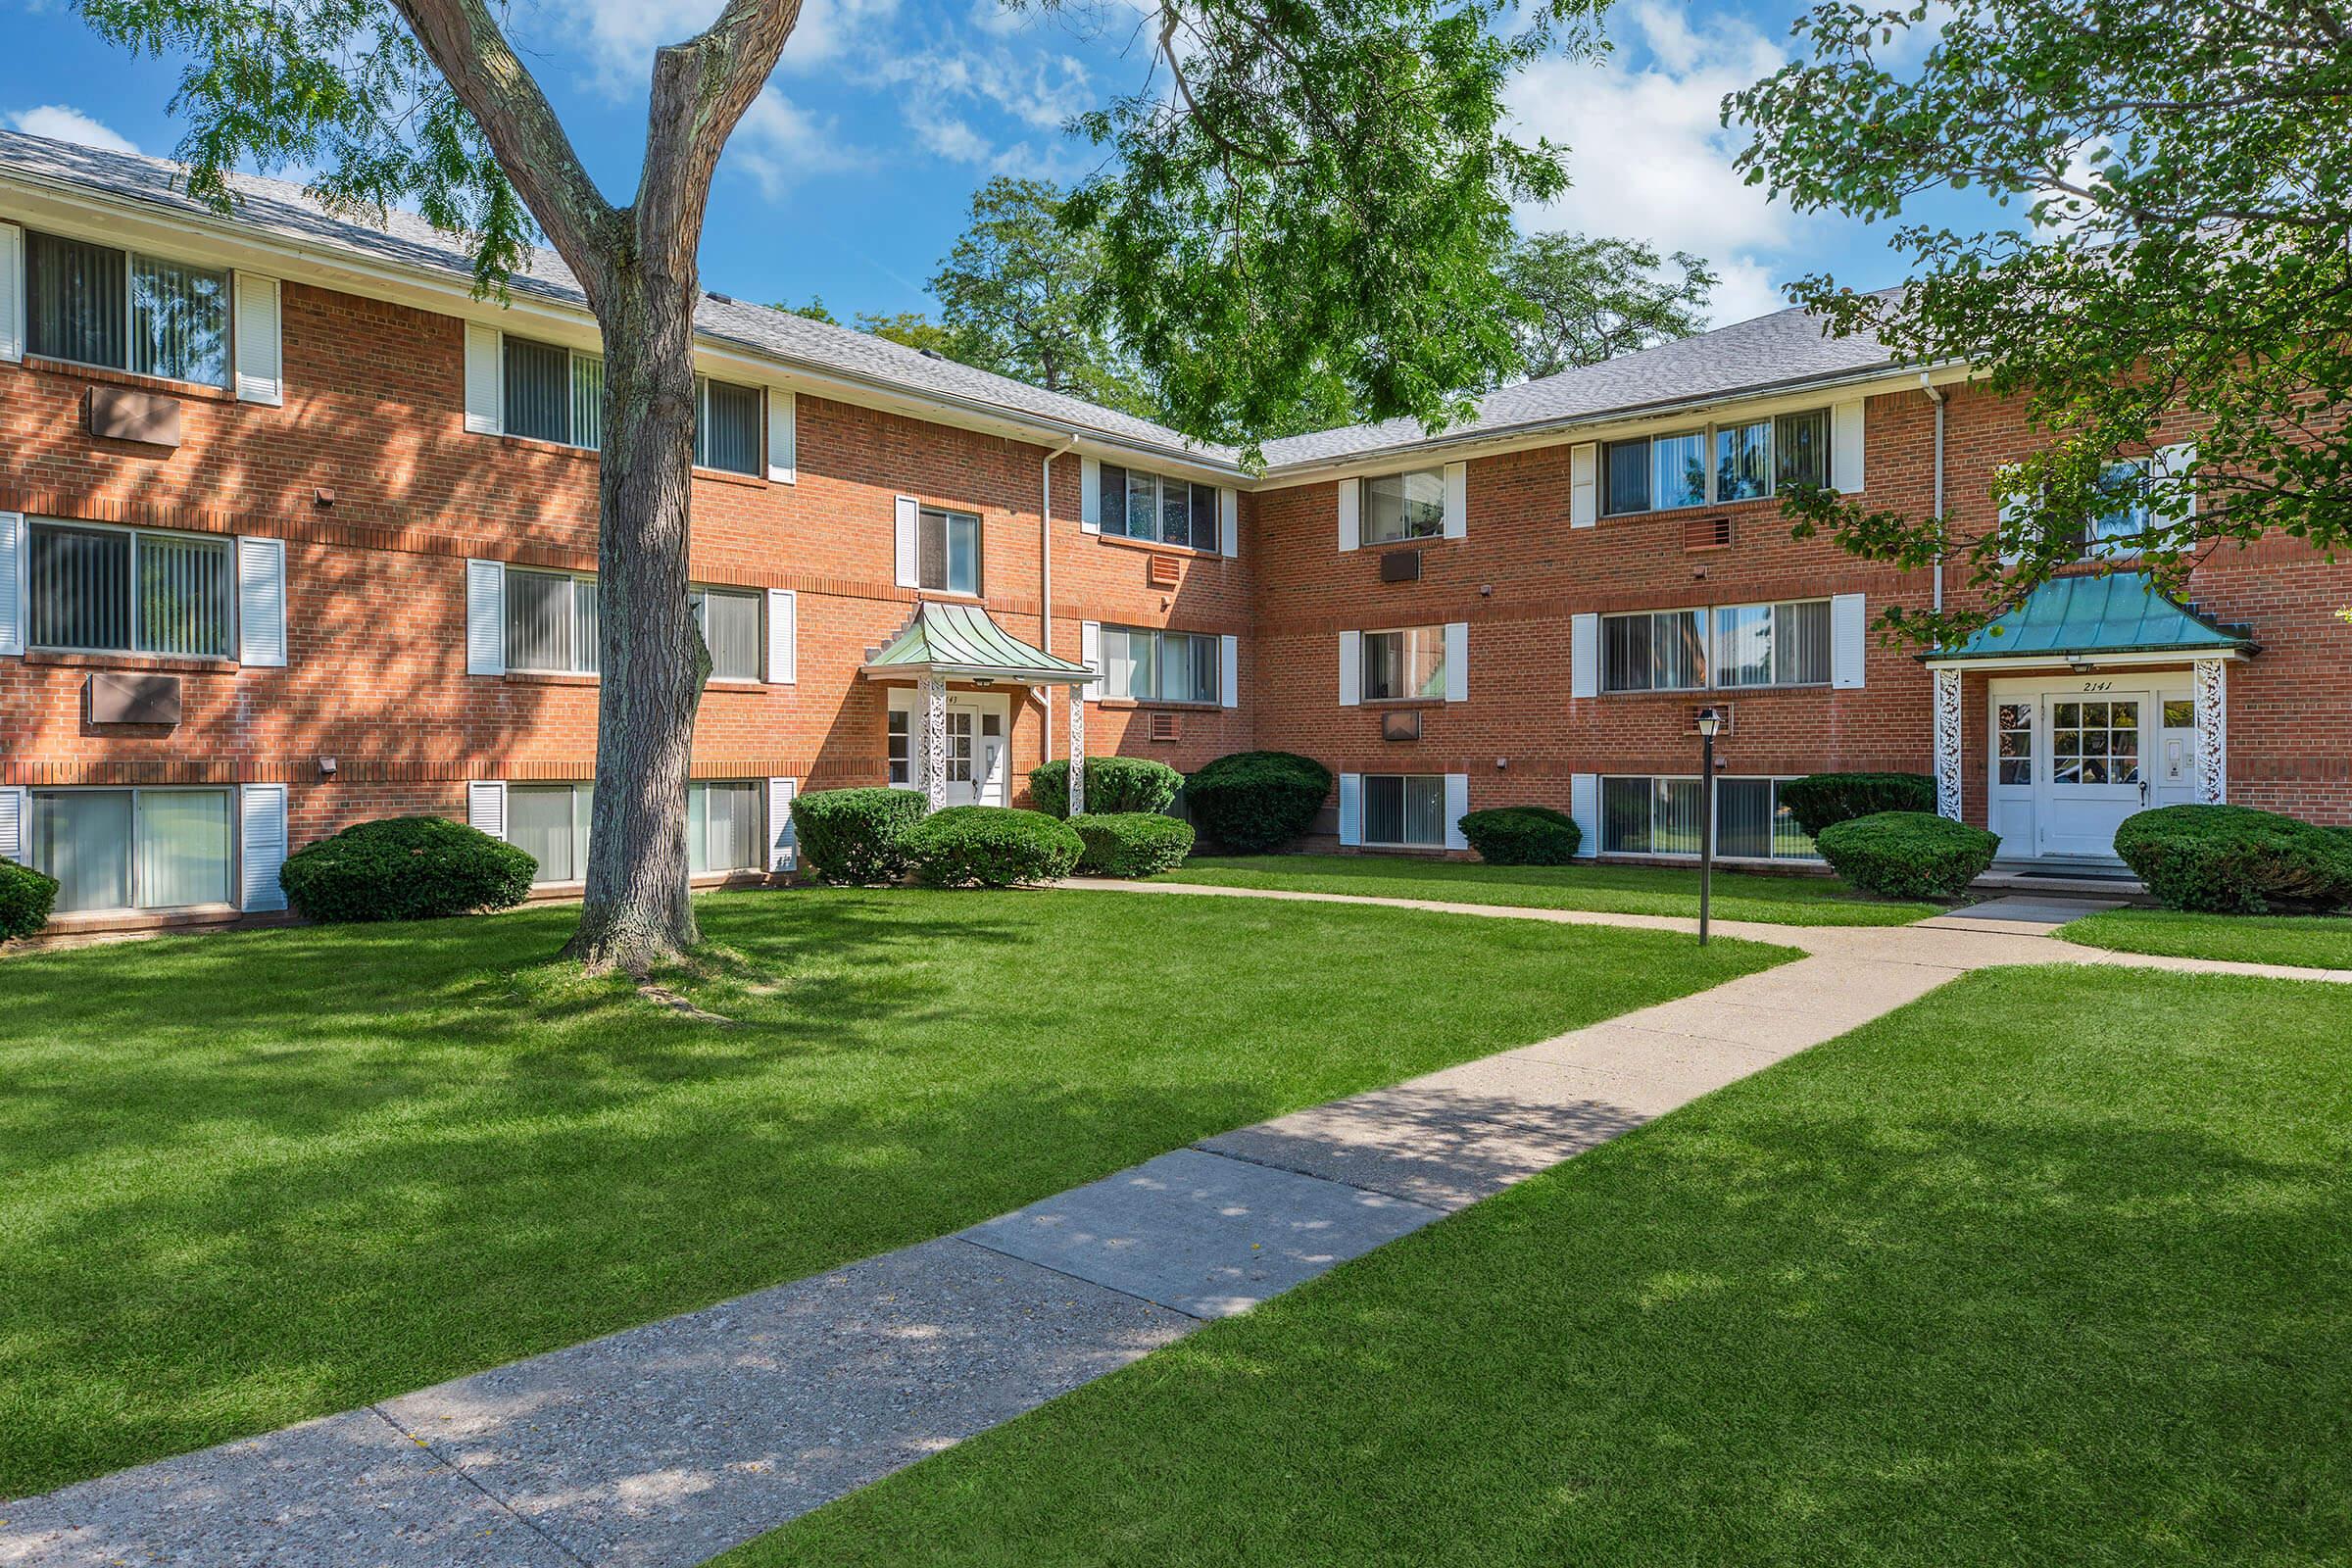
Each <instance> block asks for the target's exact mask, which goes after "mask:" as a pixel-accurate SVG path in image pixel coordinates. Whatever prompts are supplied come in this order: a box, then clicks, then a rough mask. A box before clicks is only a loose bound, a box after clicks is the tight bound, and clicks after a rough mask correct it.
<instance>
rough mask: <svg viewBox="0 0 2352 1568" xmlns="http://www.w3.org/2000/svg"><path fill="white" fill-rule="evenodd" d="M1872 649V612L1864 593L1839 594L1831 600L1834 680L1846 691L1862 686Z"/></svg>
mask: <svg viewBox="0 0 2352 1568" xmlns="http://www.w3.org/2000/svg"><path fill="white" fill-rule="evenodd" d="M1869 651H1870V636H1869V613H1868V611H1867V610H1866V609H1865V608H1864V604H1863V597H1862V595H1860V594H1839V595H1838V596H1837V597H1836V598H1835V599H1832V600H1831V601H1830V684H1831V685H1832V686H1834V687H1837V688H1838V689H1840V690H1846V691H1851V690H1853V689H1854V688H1856V687H1859V686H1860V685H1861V684H1862V666H1863V664H1864V663H1865V662H1866V661H1867V656H1868V654H1869Z"/></svg>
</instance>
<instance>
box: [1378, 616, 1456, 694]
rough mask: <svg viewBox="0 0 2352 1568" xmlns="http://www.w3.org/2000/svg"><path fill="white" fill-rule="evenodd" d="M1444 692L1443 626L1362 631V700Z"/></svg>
mask: <svg viewBox="0 0 2352 1568" xmlns="http://www.w3.org/2000/svg"><path fill="white" fill-rule="evenodd" d="M1445 695H1446V628H1445V627H1443V626H1406V627H1404V628H1402V629H1401V630H1397V631H1368V632H1366V633H1364V688H1363V698H1364V701H1366V702H1378V701H1380V700H1382V699H1384V698H1398V697H1436V698H1443V697H1444V696H1445Z"/></svg>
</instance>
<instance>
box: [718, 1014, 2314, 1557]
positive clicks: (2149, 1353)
mask: <svg viewBox="0 0 2352 1568" xmlns="http://www.w3.org/2000/svg"><path fill="white" fill-rule="evenodd" d="M2127 996H2128V998H2129V1002H2130V1005H2119V999H2122V998H2125V997H2127ZM2348 1039H2352V991H2347V990H2344V989H2340V988H2337V987H2333V986H2323V985H2304V984H2296V983H2290V982H2281V981H2262V980H2241V979H2236V978H2231V977H2209V976H2179V975H2157V974H2133V975H2131V976H2130V977H2129V978H2128V979H2124V978H2119V977H2118V976H2117V975H2115V974H2113V973H2086V972H2082V971H2077V970H2069V969H2061V968H2047V969H2033V970H2008V971H1994V972H1986V973H1980V974H1978V975H1976V976H1974V977H1971V978H1968V979H1965V980H1962V981H1959V982H1957V983H1955V984H1954V985H1952V986H1949V987H1947V988H1945V989H1944V990H1942V991H1940V992H1937V993H1936V994H1935V995H1933V996H1931V997H1929V998H1928V999H1926V1000H1924V1001H1922V1002H1921V1003H1919V1004H1916V1005H1913V1006H1911V1007H1909V1008H1906V1009H1904V1010H1902V1011H1900V1012H1897V1013H1894V1014H1890V1015H1889V1016H1887V1018H1884V1019H1882V1020H1880V1021H1879V1022H1878V1023H1876V1024H1873V1025H1872V1026H1870V1027H1868V1028H1866V1029H1863V1030H1861V1031H1858V1032H1856V1033H1854V1034H1852V1035H1849V1036H1846V1037H1845V1038H1843V1039H1842V1040H1839V1041H1836V1042H1833V1043H1831V1044H1829V1045H1826V1046H1823V1047H1820V1048H1818V1049H1816V1050H1814V1051H1812V1052H1810V1053H1807V1054H1803V1055H1800V1056H1797V1057H1793V1058H1791V1059H1790V1060H1789V1061H1788V1062H1785V1063H1783V1064H1782V1065H1781V1066H1779V1067H1776V1068H1773V1069H1771V1070H1769V1071H1767V1072H1765V1073H1763V1074H1761V1075H1759V1076H1757V1077H1754V1078H1750V1079H1747V1080H1745V1081H1743V1082H1741V1083H1739V1084H1735V1085H1733V1086H1732V1087H1730V1088H1728V1089H1726V1090H1724V1091H1722V1092H1720V1093H1718V1094H1716V1095H1714V1096H1712V1097H1710V1098H1708V1099H1705V1100H1702V1101H1699V1102H1697V1103H1693V1104H1692V1105H1691V1106H1689V1107H1686V1108H1685V1109H1683V1110H1681V1111H1678V1112H1676V1113H1675V1114H1673V1115H1671V1116H1668V1117H1666V1118H1663V1119H1661V1120H1660V1121H1657V1122H1654V1123H1652V1124H1650V1125H1649V1126H1648V1127H1645V1128H1643V1129H1641V1130H1639V1131H1637V1132H1635V1133H1633V1134H1631V1135H1629V1136H1627V1137H1626V1138H1624V1139H1622V1140H1619V1141H1618V1142H1615V1143H1612V1144H1609V1145H1606V1146H1604V1147H1602V1148H1601V1149H1599V1150H1597V1151H1594V1152H1591V1153H1588V1154H1586V1155H1584V1156H1582V1157H1581V1158H1578V1159H1575V1160H1573V1161H1571V1162H1569V1163H1568V1164H1567V1165H1565V1166H1562V1167H1560V1168H1558V1169H1557V1170H1555V1171H1552V1172H1550V1173H1548V1174H1546V1175H1545V1176H1543V1177H1540V1178H1538V1179H1537V1180H1535V1181H1532V1182H1529V1183H1527V1184H1526V1185H1524V1186H1522V1187H1519V1188H1517V1189H1514V1190H1513V1191H1511V1192H1509V1193H1507V1194H1504V1195H1503V1196H1501V1197H1498V1198H1495V1199H1493V1200H1490V1201H1487V1202H1485V1203H1481V1204H1479V1205H1477V1206H1475V1207H1473V1208H1471V1209H1468V1210H1465V1211H1464V1212H1463V1213H1461V1214H1459V1215H1456V1216H1454V1217H1452V1218H1450V1219H1448V1220H1446V1221H1443V1222H1441V1223H1439V1224H1438V1225H1435V1226H1433V1227H1431V1228H1429V1229H1427V1230H1424V1231H1421V1232H1419V1233H1417V1234H1416V1235H1413V1236H1411V1237H1408V1238H1406V1239H1405V1240H1403V1241H1400V1242H1398V1243H1396V1244H1395V1245H1393V1246H1390V1247H1388V1248H1385V1249H1383V1250H1380V1251H1377V1252H1374V1253H1372V1254H1370V1255H1368V1256H1366V1257H1364V1258H1361V1259H1359V1260H1357V1261H1355V1262H1352V1263H1348V1264H1346V1265H1344V1266H1342V1267H1341V1268H1339V1269H1337V1270H1335V1271H1334V1272H1332V1273H1331V1274H1329V1275H1326V1276H1324V1277H1323V1278H1322V1279H1320V1280H1318V1281H1316V1282H1314V1283H1312V1284H1310V1285H1308V1286H1306V1287H1305V1288H1303V1289H1301V1290H1299V1291H1298V1292H1297V1293H1295V1294H1293V1295H1290V1296H1286V1297H1283V1298H1280V1299H1276V1300H1275V1301H1273V1302H1271V1303H1269V1304H1268V1305H1266V1306H1264V1307H1261V1308H1259V1309H1258V1310H1257V1311H1256V1312H1254V1313H1252V1314H1250V1315H1249V1316H1247V1317H1243V1318H1238V1319H1233V1320H1229V1321H1227V1322H1224V1323H1219V1324H1215V1325H1212V1326H1210V1327H1208V1328H1205V1329H1203V1330H1201V1332H1200V1333H1198V1334H1197V1335H1195V1336H1194V1337H1193V1338H1191V1339H1190V1340H1187V1341H1185V1342H1183V1343H1182V1344H1180V1345H1178V1346H1176V1347H1174V1348H1170V1349H1167V1350H1163V1351H1161V1352H1159V1353H1157V1354H1155V1355H1152V1356H1151V1357H1149V1358H1147V1359H1145V1360H1144V1361H1141V1362H1139V1363H1137V1364H1136V1365H1135V1366H1133V1367H1131V1368H1129V1369H1128V1370H1126V1371H1124V1372H1121V1373H1118V1374H1116V1375H1115V1376H1113V1377H1110V1378H1108V1379H1105V1380H1103V1381H1102V1382H1099V1383H1096V1384H1093V1385H1090V1386H1088V1387H1086V1388H1083V1389H1081V1390H1079V1391H1077V1392H1076V1393H1074V1394H1071V1395H1069V1396H1066V1397H1063V1398H1061V1399H1059V1400H1056V1401H1054V1403H1052V1404H1050V1405H1047V1406H1045V1407H1044V1408H1043V1409H1041V1410H1039V1411H1037V1412H1035V1413H1033V1414H1031V1415H1029V1416H1026V1417H1024V1418H1022V1419H1021V1420H1019V1421H1017V1422H1014V1423H1012V1424H1010V1425H1008V1426H1006V1427H1003V1428H1000V1429H998V1430H997V1431H995V1432H993V1433H990V1434H987V1435H984V1436H982V1437H979V1438H976V1439H974V1440H972V1441H970V1442H968V1443H966V1444H964V1445H962V1446H959V1447H956V1448H954V1449H952V1450H949V1451H948V1452H946V1453H944V1454H941V1455H939V1456H936V1457H934V1458H932V1459H929V1460H927V1461H925V1462H924V1463H922V1464H920V1465H918V1466H916V1467H914V1468H912V1469H910V1470H907V1471H904V1472H902V1473H900V1474H899V1475H898V1476H896V1477H894V1478H891V1479H888V1480H885V1481H883V1482H882V1483H880V1484H878V1485H876V1486H874V1487H872V1488H869V1489H867V1490H865V1491H863V1492H860V1493H857V1494H854V1495H851V1496H849V1497H847V1498H844V1499H842V1500H841V1501H839V1502H837V1503H835V1504H833V1505H832V1506H830V1507H828V1508H825V1509H823V1510H820V1511H819V1512H817V1513H814V1514H811V1515H809V1516H808V1517H807V1518H805V1519H803V1520H801V1521H799V1522H798V1523H797V1524H795V1525H793V1526H790V1527H787V1528H786V1529H785V1530H783V1531H781V1532H779V1533H777V1534H775V1535H772V1536H769V1537H767V1538H764V1539H763V1540H761V1541H760V1542H756V1543H753V1544H750V1545H748V1546H746V1547H744V1548H742V1549H741V1550H739V1551H738V1552H737V1553H735V1554H733V1555H731V1556H728V1557H726V1558H724V1559H722V1563H723V1565H724V1568H781V1565H785V1564H825V1565H827V1568H843V1565H870V1564H886V1563H887V1564H918V1563H919V1564H924V1565H931V1564H956V1565H958V1568H980V1565H989V1568H1013V1565H1016V1564H1017V1565H1020V1568H1051V1565H1060V1564H1081V1563H1083V1564H1104V1563H1121V1564H1125V1563H1138V1564H1142V1563H1150V1564H1154V1565H1169V1568H1190V1565H1200V1568H1211V1565H1214V1568H1252V1565H1264V1568H1293V1565H1303V1564H1332V1565H1340V1564H1348V1565H1354V1564H1371V1563H1380V1564H1408V1563H1410V1564H1421V1563H1445V1564H1453V1563H1463V1564H1479V1565H1481V1568H1538V1565H1542V1568H1550V1565H1554V1564H1618V1563H1625V1564H1644V1565H1649V1564H1689V1565H1692V1568H1700V1565H1704V1568H1716V1565H1720V1564H1727V1563H1738V1564H1742V1565H1795V1564H1804V1565H1833V1564H1834V1565H1839V1568H1846V1565H1852V1568H1863V1565H1874V1568H1875V1565H1880V1564H1890V1563H1915V1564H1929V1563H1938V1564H1939V1563H1953V1564H1959V1563H1966V1564H1971V1565H1980V1564H2020V1565H2024V1564H2044V1563H2067V1564H2099V1565H2120V1564H2179V1565H2181V1568H2191V1565H2197V1568H2202V1565H2208V1564H2216V1563H2242V1564H2263V1565H2266V1568H2281V1565H2286V1564H2318V1563H2331V1564H2341V1563H2343V1562H2344V1561H2345V1560H2346V1558H2347V1554H2348V1553H2352V1459H2348V1458H2347V1454H2352V1053H2347V1051H2346V1049H2345V1042H2346V1040H2348Z"/></svg>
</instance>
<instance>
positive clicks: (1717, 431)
mask: <svg viewBox="0 0 2352 1568" xmlns="http://www.w3.org/2000/svg"><path fill="white" fill-rule="evenodd" d="M1710 436H1711V437H1712V441H1713V446H1714V452H1715V460H1714V468H1713V471H1712V473H1711V474H1710V472H1709V469H1708V466H1707V449H1708V445H1709V439H1710ZM1601 474H1602V483H1603V495H1602V501H1603V505H1604V510H1606V511H1607V513H1608V514H1609V515H1611V516H1615V515H1620V514H1623V513H1628V512H1670V511H1673V510H1675V509H1677V508H1681V507H1703V506H1706V505H1708V504H1709V503H1711V502H1715V503H1719V502H1727V501H1752V500H1757V499H1760V498H1762V497H1764V496H1769V495H1772V494H1773V493H1774V492H1775V490H1776V488H1778V487H1787V486H1792V485H1799V484H1813V485H1821V484H1827V483H1829V476H1830V411H1829V410H1827V409H1808V410H1806V411H1805V412H1804V413H1802V414H1784V415H1781V416H1780V417H1777V418H1771V419H1750V420H1747V421H1744V422H1742V423H1740V424H1720V425H1716V426H1714V427H1712V429H1711V430H1691V431H1685V432H1682V433H1679V434H1675V435H1655V436H1637V437H1635V438H1634V439H1632V440H1630V441H1611V442H1608V443H1607V444H1606V445H1604V446H1603V447H1602V449H1601Z"/></svg>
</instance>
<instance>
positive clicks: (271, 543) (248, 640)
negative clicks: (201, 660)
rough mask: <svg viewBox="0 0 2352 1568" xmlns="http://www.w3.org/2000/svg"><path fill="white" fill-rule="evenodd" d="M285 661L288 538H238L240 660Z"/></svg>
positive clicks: (278, 663)
mask: <svg viewBox="0 0 2352 1568" xmlns="http://www.w3.org/2000/svg"><path fill="white" fill-rule="evenodd" d="M237 662H238V663H240V664H262V665H270V666H276V665H282V664H283V663H285V662H286V542H285V541H284V540H283V539H253V538H247V539H239V540H238V541H237Z"/></svg>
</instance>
